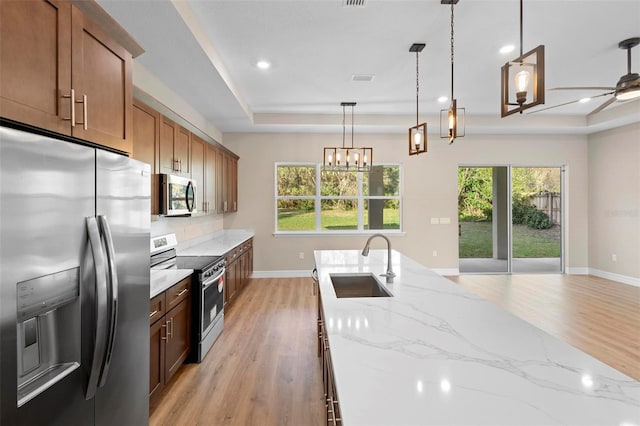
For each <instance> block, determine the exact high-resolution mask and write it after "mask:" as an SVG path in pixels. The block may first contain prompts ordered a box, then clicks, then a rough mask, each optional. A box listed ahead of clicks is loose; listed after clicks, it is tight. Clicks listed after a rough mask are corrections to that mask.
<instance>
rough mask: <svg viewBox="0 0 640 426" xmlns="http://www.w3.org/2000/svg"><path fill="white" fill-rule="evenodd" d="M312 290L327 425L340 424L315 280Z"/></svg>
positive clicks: (337, 400) (318, 289)
mask: <svg viewBox="0 0 640 426" xmlns="http://www.w3.org/2000/svg"><path fill="white" fill-rule="evenodd" d="M313 285H314V292H317V293H316V294H317V296H318V299H317V301H318V321H317V326H318V357H319V358H320V362H321V364H322V382H323V383H324V406H325V410H326V415H327V425H329V424H331V425H335V426H338V425H342V416H341V414H340V402H339V399H338V392H337V391H336V382H335V378H334V375H333V362H332V361H331V352H330V350H329V338H328V337H327V331H326V328H325V321H324V310H323V308H322V296H321V294H320V288H319V287H318V283H317V281H315V282H314V283H313Z"/></svg>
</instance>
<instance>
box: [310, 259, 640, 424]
mask: <svg viewBox="0 0 640 426" xmlns="http://www.w3.org/2000/svg"><path fill="white" fill-rule="evenodd" d="M314 255H315V262H316V267H317V269H318V275H319V283H320V292H321V295H322V301H323V305H324V314H325V324H326V329H327V335H328V339H329V347H330V352H331V358H332V361H333V368H334V375H335V382H336V388H337V394H338V400H339V401H340V409H341V412H342V419H343V424H344V425H345V426H353V425H363V426H364V425H367V426H373V425H394V426H400V425H460V424H465V425H511V426H513V425H612V426H632V425H633V426H640V382H637V381H635V380H633V379H631V378H630V377H628V376H626V375H624V374H622V373H621V372H619V371H617V370H615V369H613V368H612V367H609V366H607V365H605V364H604V363H602V362H600V361H598V360H597V359H595V358H593V357H591V356H590V355H587V354H586V353H584V352H582V351H580V350H578V349H576V348H574V347H572V346H570V345H569V344H567V343H565V342H563V341H560V340H558V339H556V338H555V337H552V336H551V335H549V334H547V333H546V332H544V331H542V330H540V329H538V328H536V327H534V326H533V325H531V324H529V323H527V322H525V321H523V320H521V319H519V318H517V317H515V316H513V315H512V314H510V313H508V312H506V311H505V310H503V309H501V308H500V307H498V306H496V305H493V304H491V303H489V302H487V301H485V300H483V299H481V298H480V297H478V296H476V295H474V294H472V293H470V292H469V291H467V290H465V289H464V288H462V287H460V286H458V285H456V284H454V283H452V282H450V281H449V280H447V279H446V278H444V277H441V276H439V275H437V274H435V273H434V272H432V271H431V270H429V269H427V268H426V267H424V266H422V265H420V264H418V263H417V262H415V261H413V260H411V259H410V258H408V257H406V256H404V255H402V254H400V253H399V252H396V251H393V253H392V256H393V257H392V258H393V260H392V263H393V269H394V272H395V273H396V274H397V276H396V278H395V279H394V283H393V284H385V283H384V280H385V279H384V277H379V281H380V282H381V283H382V285H383V286H385V287H386V288H387V289H388V290H389V291H390V292H391V293H392V294H393V295H394V297H388V298H357V299H348V298H341V299H338V298H336V296H335V292H334V289H333V286H332V284H331V281H330V277H329V274H330V273H363V272H372V273H374V274H376V275H377V276H378V275H379V274H381V273H384V272H385V271H386V262H387V252H386V250H371V252H370V254H369V256H368V257H364V256H362V255H361V253H360V251H359V250H319V251H315V252H314Z"/></svg>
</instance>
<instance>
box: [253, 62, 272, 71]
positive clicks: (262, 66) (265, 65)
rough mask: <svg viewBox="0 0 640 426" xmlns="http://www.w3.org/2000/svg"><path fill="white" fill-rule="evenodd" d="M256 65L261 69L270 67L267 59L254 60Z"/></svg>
mask: <svg viewBox="0 0 640 426" xmlns="http://www.w3.org/2000/svg"><path fill="white" fill-rule="evenodd" d="M256 66H257V67H258V68H260V69H261V70H268V69H269V68H271V63H270V62H267V61H258V62H256Z"/></svg>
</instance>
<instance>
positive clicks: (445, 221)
mask: <svg viewBox="0 0 640 426" xmlns="http://www.w3.org/2000/svg"><path fill="white" fill-rule="evenodd" d="M450 223H451V218H449V217H441V218H440V225H449V224H450Z"/></svg>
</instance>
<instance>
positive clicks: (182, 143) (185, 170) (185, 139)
mask: <svg viewBox="0 0 640 426" xmlns="http://www.w3.org/2000/svg"><path fill="white" fill-rule="evenodd" d="M190 142H191V132H190V131H188V130H187V129H185V128H184V127H182V126H177V128H176V141H175V145H174V147H173V153H174V155H175V157H176V159H177V160H178V165H179V171H180V173H182V174H184V175H189V174H190V173H191V172H190V170H189V153H190V151H189V146H190Z"/></svg>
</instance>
